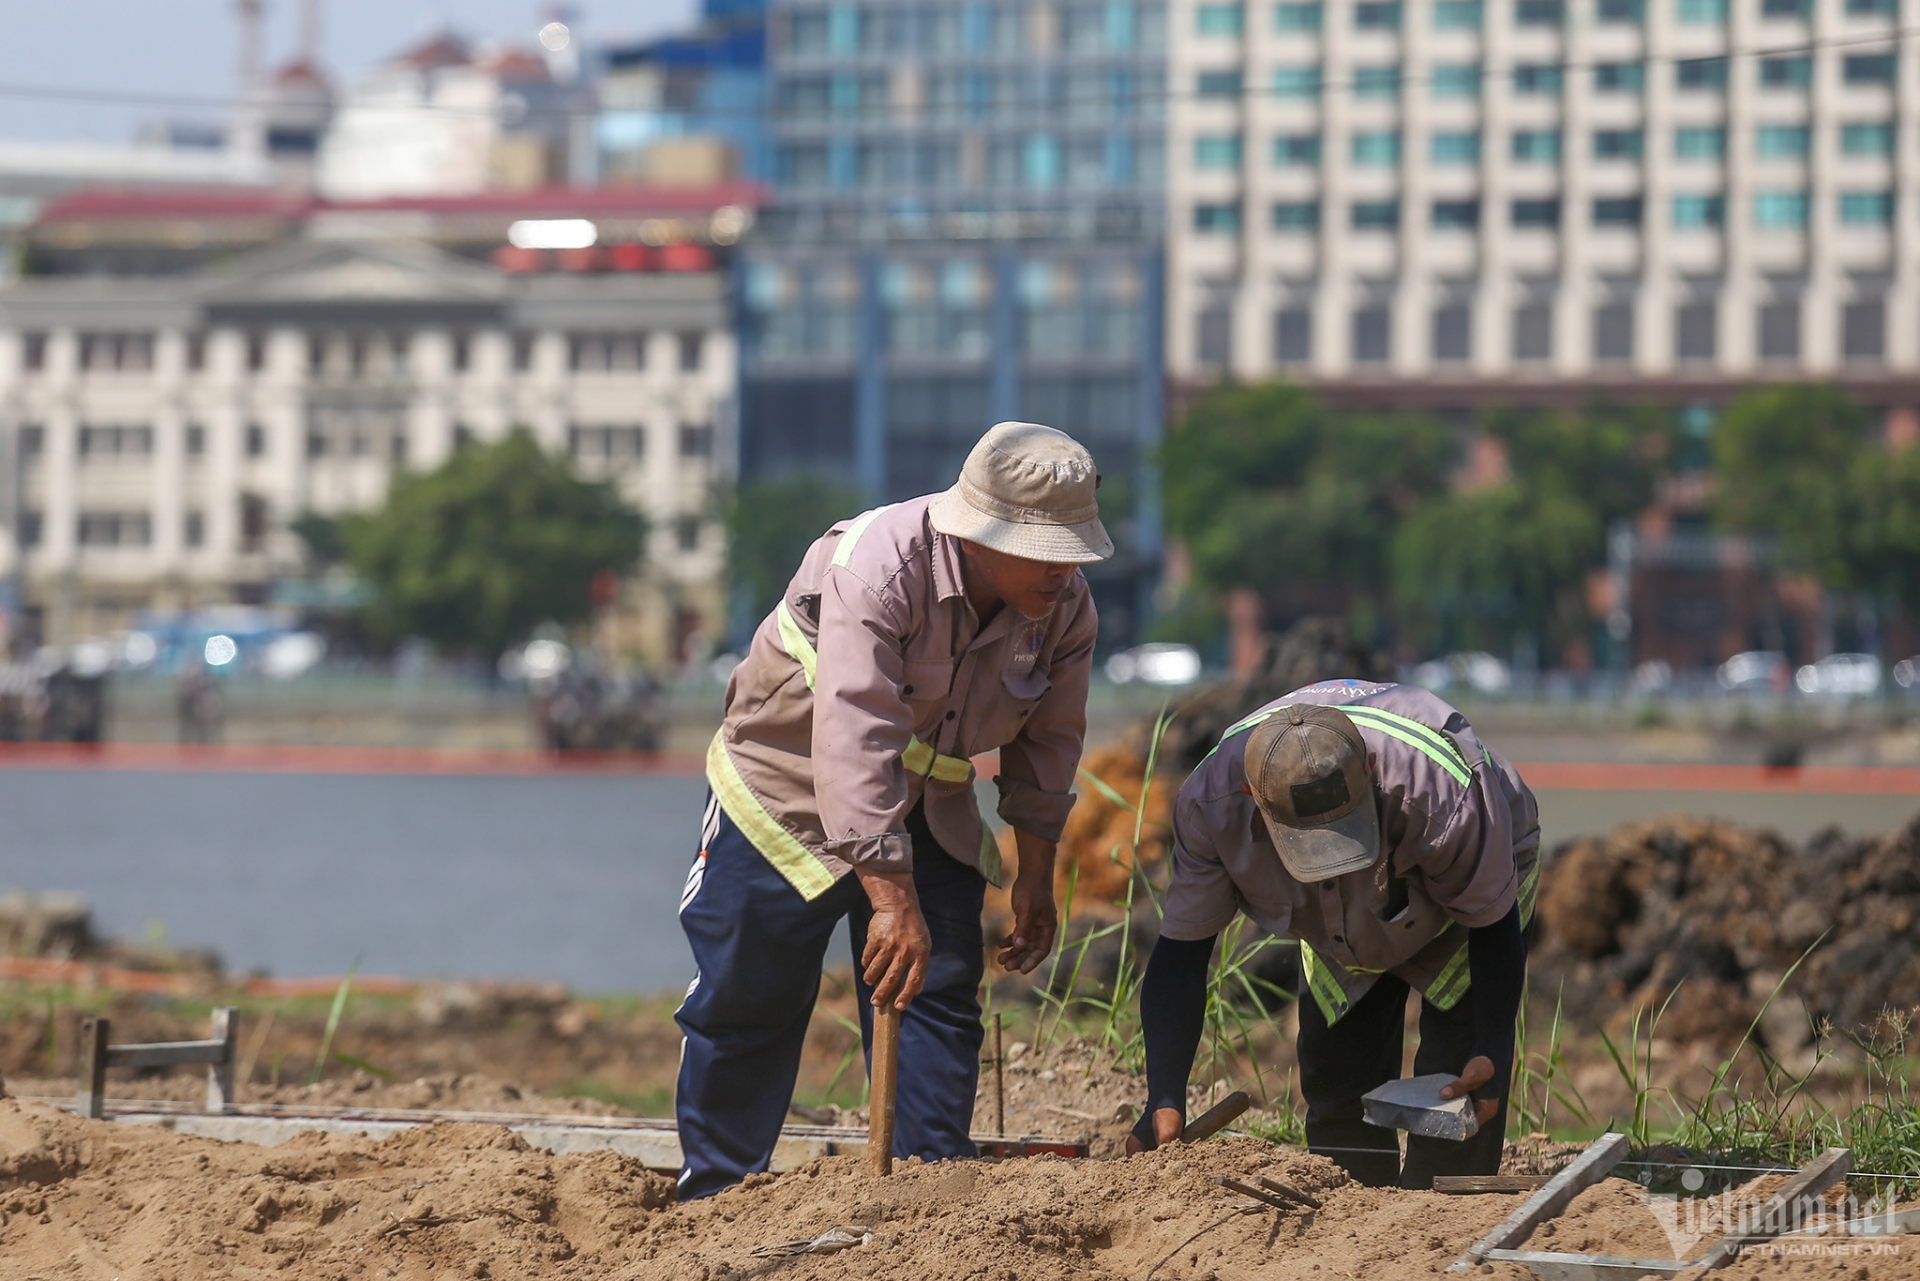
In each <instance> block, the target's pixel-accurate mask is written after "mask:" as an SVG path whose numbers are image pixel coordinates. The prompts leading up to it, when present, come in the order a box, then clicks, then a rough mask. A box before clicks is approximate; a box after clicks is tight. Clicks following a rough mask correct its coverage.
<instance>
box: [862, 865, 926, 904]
mask: <svg viewBox="0 0 1920 1281" xmlns="http://www.w3.org/2000/svg"><path fill="white" fill-rule="evenodd" d="M853 874H854V875H855V876H857V877H859V878H860V888H861V889H863V890H865V891H866V892H867V901H868V902H870V903H872V904H873V910H874V911H876V912H904V911H906V910H908V909H909V908H911V909H912V910H913V911H915V912H918V911H919V910H920V894H919V892H918V891H917V890H915V889H914V888H913V873H912V872H910V871H906V870H903V869H901V868H897V867H883V866H881V865H879V864H876V863H859V864H856V865H855V866H854V869H853Z"/></svg>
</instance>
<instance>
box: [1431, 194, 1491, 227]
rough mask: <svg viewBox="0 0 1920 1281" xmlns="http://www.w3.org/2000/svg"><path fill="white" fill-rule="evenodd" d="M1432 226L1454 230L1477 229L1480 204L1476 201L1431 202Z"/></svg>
mask: <svg viewBox="0 0 1920 1281" xmlns="http://www.w3.org/2000/svg"><path fill="white" fill-rule="evenodd" d="M1433 225H1434V226H1435V227H1440V228H1453V229H1456V230H1458V229H1463V228H1466V229H1471V228H1474V227H1478V226H1479V225H1480V202H1479V201H1478V200H1436V201H1434V202H1433Z"/></svg>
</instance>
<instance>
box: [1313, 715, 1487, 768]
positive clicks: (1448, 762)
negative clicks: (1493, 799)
mask: <svg viewBox="0 0 1920 1281" xmlns="http://www.w3.org/2000/svg"><path fill="white" fill-rule="evenodd" d="M1340 710H1341V711H1343V712H1348V713H1351V712H1353V711H1354V710H1355V709H1353V708H1349V707H1343V708H1341V709H1340ZM1353 719H1354V720H1356V721H1358V722H1359V723H1361V724H1363V725H1365V726H1366V727H1367V728H1368V729H1371V730H1374V731H1376V732H1378V733H1381V734H1385V735H1386V736H1387V737H1388V738H1397V739H1399V740H1400V741H1401V742H1403V743H1405V744H1406V745H1407V746H1408V747H1411V748H1414V749H1415V750H1417V751H1421V752H1425V753H1426V754H1427V755H1428V756H1429V757H1431V758H1432V759H1433V761H1434V763H1435V764H1437V765H1439V766H1440V768H1441V769H1443V770H1445V771H1447V773H1449V774H1451V775H1453V777H1454V780H1455V781H1456V782H1458V783H1459V784H1460V786H1462V787H1470V786H1472V785H1473V775H1472V774H1471V773H1469V772H1468V771H1467V769H1466V767H1465V766H1463V765H1462V764H1461V763H1460V758H1459V757H1458V756H1455V755H1454V754H1453V753H1452V752H1442V751H1440V750H1438V749H1437V748H1435V747H1434V746H1433V745H1432V744H1430V743H1428V742H1427V741H1426V740H1425V739H1421V738H1417V737H1415V736H1414V735H1412V734H1410V733H1408V732H1407V731H1406V730H1404V729H1401V728H1400V727H1399V726H1398V725H1395V724H1392V723H1391V722H1388V721H1376V720H1373V719H1372V718H1370V717H1363V716H1355V717H1353Z"/></svg>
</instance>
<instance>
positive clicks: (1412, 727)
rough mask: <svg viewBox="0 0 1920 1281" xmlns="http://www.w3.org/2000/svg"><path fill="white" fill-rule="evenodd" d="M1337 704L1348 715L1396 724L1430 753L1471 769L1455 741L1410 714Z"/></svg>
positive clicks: (1365, 706)
mask: <svg viewBox="0 0 1920 1281" xmlns="http://www.w3.org/2000/svg"><path fill="white" fill-rule="evenodd" d="M1337 706H1339V708H1340V710H1341V711H1343V712H1345V713H1346V714H1347V715H1348V716H1349V717H1352V716H1361V717H1373V718H1374V719H1376V720H1380V721H1385V722H1388V723H1390V724H1393V725H1397V726H1399V727H1400V728H1401V729H1403V730H1406V731H1407V732H1408V733H1409V734H1412V735H1413V736H1414V737H1416V738H1418V739H1420V740H1422V741H1423V742H1425V743H1426V744H1427V747H1428V749H1429V752H1430V753H1431V752H1432V751H1438V752H1439V753H1440V754H1441V755H1443V756H1446V757H1447V758H1449V759H1451V760H1455V761H1458V762H1459V763H1460V764H1462V765H1464V766H1466V768H1467V769H1468V770H1469V771H1471V770H1472V769H1473V765H1472V764H1471V763H1470V762H1469V761H1468V760H1467V758H1466V756H1465V755H1463V754H1462V753H1461V751H1460V746H1459V744H1457V743H1455V742H1454V741H1453V740H1452V739H1450V738H1448V737H1447V736H1446V735H1445V734H1442V733H1441V732H1440V731H1439V730H1437V729H1434V728H1433V727H1432V726H1431V725H1422V724H1421V723H1420V722H1419V721H1416V720H1414V719H1413V718H1412V717H1411V716H1402V715H1400V714H1399V713H1398V712H1389V711H1386V710H1385V709H1383V708H1379V707H1372V706H1369V705H1367V704H1365V703H1344V704H1337Z"/></svg>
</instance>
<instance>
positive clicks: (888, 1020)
mask: <svg viewBox="0 0 1920 1281" xmlns="http://www.w3.org/2000/svg"><path fill="white" fill-rule="evenodd" d="M899 1080H900V1011H899V1010H897V1009H895V1008H894V1007H893V1005H892V1004H891V1003H889V1004H887V1005H883V1006H880V1007H879V1008H878V1009H876V1010H874V1012H873V1070H872V1072H871V1073H870V1074H869V1076H868V1081H869V1083H870V1085H871V1087H872V1088H870V1089H869V1090H868V1091H867V1168H868V1169H870V1170H872V1171H873V1172H874V1173H875V1174H881V1175H886V1174H892V1173H893V1098H894V1094H895V1092H896V1087H897V1085H898V1084H899Z"/></svg>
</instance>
